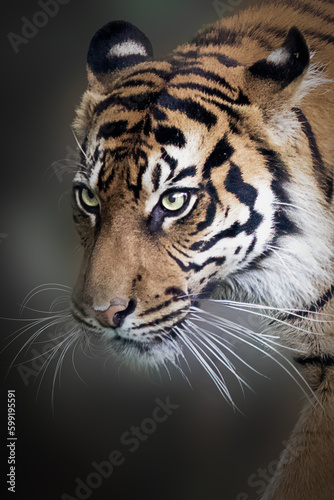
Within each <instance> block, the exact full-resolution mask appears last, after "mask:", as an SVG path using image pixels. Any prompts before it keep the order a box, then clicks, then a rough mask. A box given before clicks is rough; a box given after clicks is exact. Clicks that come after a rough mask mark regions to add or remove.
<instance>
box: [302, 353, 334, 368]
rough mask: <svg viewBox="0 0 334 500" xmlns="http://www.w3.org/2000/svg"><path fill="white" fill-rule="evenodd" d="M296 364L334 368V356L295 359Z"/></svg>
mask: <svg viewBox="0 0 334 500" xmlns="http://www.w3.org/2000/svg"><path fill="white" fill-rule="evenodd" d="M294 361H295V362H296V363H299V364H300V365H302V366H307V365H318V366H334V356H329V355H326V354H325V355H322V356H312V357H308V358H302V357H300V358H297V357H296V358H294Z"/></svg>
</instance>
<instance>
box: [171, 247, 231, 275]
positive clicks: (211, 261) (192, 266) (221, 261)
mask: <svg viewBox="0 0 334 500" xmlns="http://www.w3.org/2000/svg"><path fill="white" fill-rule="evenodd" d="M167 253H168V255H169V256H170V257H171V258H172V259H173V260H175V262H176V263H177V265H178V266H179V267H180V269H181V270H182V271H184V272H189V271H191V270H192V269H193V270H194V271H195V273H198V272H199V271H202V269H204V268H205V267H206V266H208V265H210V264H216V265H217V266H221V265H223V264H224V262H225V261H226V257H210V258H209V259H207V260H206V261H205V262H203V264H195V263H194V262H190V264H184V263H183V262H182V261H181V260H180V259H178V258H177V257H175V255H173V254H172V253H171V252H169V251H168V250H167Z"/></svg>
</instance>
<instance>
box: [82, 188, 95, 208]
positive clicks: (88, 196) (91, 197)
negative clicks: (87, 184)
mask: <svg viewBox="0 0 334 500" xmlns="http://www.w3.org/2000/svg"><path fill="white" fill-rule="evenodd" d="M80 194H81V200H82V202H83V204H84V205H85V206H87V207H89V208H95V207H97V206H98V205H99V200H98V198H97V196H96V195H95V194H94V193H92V191H90V190H89V189H87V188H83V189H82V190H81V193H80Z"/></svg>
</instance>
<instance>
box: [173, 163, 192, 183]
mask: <svg viewBox="0 0 334 500" xmlns="http://www.w3.org/2000/svg"><path fill="white" fill-rule="evenodd" d="M195 175H196V167H195V166H191V167H187V168H185V169H184V170H181V172H180V173H179V174H177V176H176V177H174V179H173V181H174V182H178V181H181V180H183V179H185V178H186V177H195Z"/></svg>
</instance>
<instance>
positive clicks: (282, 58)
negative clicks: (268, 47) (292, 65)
mask: <svg viewBox="0 0 334 500" xmlns="http://www.w3.org/2000/svg"><path fill="white" fill-rule="evenodd" d="M289 57H290V54H289V52H288V51H287V50H285V48H283V47H280V48H279V49H276V50H274V51H273V52H272V53H271V54H269V56H268V57H267V61H268V62H270V63H272V64H275V65H281V64H285V63H286V62H288V59H289Z"/></svg>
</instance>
